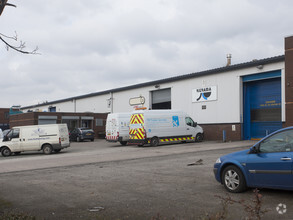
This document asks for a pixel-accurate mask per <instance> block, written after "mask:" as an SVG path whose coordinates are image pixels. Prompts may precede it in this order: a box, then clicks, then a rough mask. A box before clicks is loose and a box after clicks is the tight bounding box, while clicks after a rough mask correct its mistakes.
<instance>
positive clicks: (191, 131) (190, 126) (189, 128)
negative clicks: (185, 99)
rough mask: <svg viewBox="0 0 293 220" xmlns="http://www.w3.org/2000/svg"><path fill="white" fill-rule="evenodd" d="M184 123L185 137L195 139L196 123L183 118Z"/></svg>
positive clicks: (188, 118) (190, 119)
mask: <svg viewBox="0 0 293 220" xmlns="http://www.w3.org/2000/svg"><path fill="white" fill-rule="evenodd" d="M185 123H186V136H187V137H195V134H196V131H195V125H196V123H195V122H194V121H193V120H192V118H190V117H185Z"/></svg>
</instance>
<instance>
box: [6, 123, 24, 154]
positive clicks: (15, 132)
mask: <svg viewBox="0 0 293 220" xmlns="http://www.w3.org/2000/svg"><path fill="white" fill-rule="evenodd" d="M7 137H8V146H9V148H10V150H11V151H12V152H20V151H21V140H20V138H19V128H15V129H11V131H10V132H9V133H8V134H7Z"/></svg>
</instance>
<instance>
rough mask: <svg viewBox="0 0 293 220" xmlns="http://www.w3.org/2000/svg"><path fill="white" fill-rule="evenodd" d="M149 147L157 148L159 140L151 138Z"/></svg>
mask: <svg viewBox="0 0 293 220" xmlns="http://www.w3.org/2000/svg"><path fill="white" fill-rule="evenodd" d="M150 144H151V146H152V147H156V146H158V145H159V138H157V137H153V138H152V139H151V143H150Z"/></svg>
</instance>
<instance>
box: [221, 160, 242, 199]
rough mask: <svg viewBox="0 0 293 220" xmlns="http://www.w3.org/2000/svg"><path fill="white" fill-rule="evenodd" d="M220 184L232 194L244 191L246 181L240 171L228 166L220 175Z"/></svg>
mask: <svg viewBox="0 0 293 220" xmlns="http://www.w3.org/2000/svg"><path fill="white" fill-rule="evenodd" d="M222 182H223V184H224V186H225V188H226V189H227V190H228V191H229V192H232V193H240V192H243V191H245V190H246V188H247V187H246V181H245V178H244V175H243V173H242V172H241V170H240V169H239V168H238V167H236V166H233V165H232V166H228V167H226V168H225V169H224V171H223V173H222Z"/></svg>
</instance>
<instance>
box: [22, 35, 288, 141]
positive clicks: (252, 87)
mask: <svg viewBox="0 0 293 220" xmlns="http://www.w3.org/2000/svg"><path fill="white" fill-rule="evenodd" d="M137 100H139V101H141V103H143V105H144V107H146V108H147V109H176V110H179V109H180V110H183V111H186V112H187V113H188V114H189V115H190V116H191V117H192V118H193V119H194V120H195V121H197V122H198V124H200V125H201V126H202V127H203V128H204V131H205V139H207V140H222V138H223V134H225V137H226V140H227V141H230V140H250V139H259V138H261V137H264V136H265V135H266V134H269V133H271V132H273V131H275V130H277V129H280V128H282V127H287V126H292V125H293V36H292V37H286V38H285V55H281V56H276V57H271V58H266V59H261V60H253V61H251V62H247V63H241V64H236V65H227V66H225V67H221V68H217V69H212V70H207V71H202V72H197V73H191V74H186V75H181V76H177V77H172V78H167V79H161V80H156V81H151V82H147V83H141V84H137V85H132V86H127V87H122V88H117V89H111V90H107V91H102V92H97V93H91V94H86V95H82V96H76V97H71V98H66V99H62V100H57V101H52V102H48V103H44V104H38V105H34V106H26V107H23V108H22V110H23V111H24V112H27V111H33V112H36V111H40V110H46V111H48V113H49V112H50V113H52V114H53V112H56V113H58V112H71V113H82V112H93V113H110V112H113V113H117V112H131V111H133V105H131V104H132V102H137ZM134 104H135V103H134ZM23 115H25V114H23ZM41 116H42V119H44V120H45V117H46V114H42V115H41ZM48 116H49V115H48ZM48 119H49V118H48ZM92 124H93V125H94V124H95V123H92Z"/></svg>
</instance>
